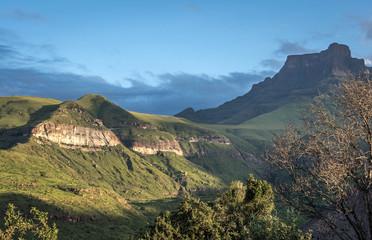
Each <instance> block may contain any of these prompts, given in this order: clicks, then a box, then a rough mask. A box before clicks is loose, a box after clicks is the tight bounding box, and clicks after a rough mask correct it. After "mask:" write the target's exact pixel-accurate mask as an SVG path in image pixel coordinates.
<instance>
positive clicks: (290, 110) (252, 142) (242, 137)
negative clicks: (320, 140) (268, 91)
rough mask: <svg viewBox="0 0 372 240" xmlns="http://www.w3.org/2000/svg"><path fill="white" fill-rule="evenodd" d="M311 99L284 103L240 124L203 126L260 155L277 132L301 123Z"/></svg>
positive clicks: (247, 150)
mask: <svg viewBox="0 0 372 240" xmlns="http://www.w3.org/2000/svg"><path fill="white" fill-rule="evenodd" d="M309 101H310V100H306V99H304V100H302V101H298V102H295V103H290V104H286V105H283V106H281V107H279V108H278V109H276V110H274V111H271V112H269V113H265V114H262V115H260V116H258V117H255V118H253V119H250V120H247V121H245V122H243V123H241V124H239V125H220V124H217V125H216V124H203V125H202V126H203V127H205V128H208V129H211V130H215V131H218V132H220V133H222V134H224V135H226V136H227V137H229V139H230V140H231V141H232V142H233V143H234V144H235V145H236V146H237V147H238V148H239V149H241V150H243V151H246V152H249V153H252V154H255V155H258V156H259V155H260V154H261V153H262V152H263V151H264V149H265V148H267V147H269V145H270V141H271V139H272V138H273V137H274V135H275V134H278V133H279V132H280V131H281V130H282V129H284V128H285V127H286V126H287V125H288V124H289V123H291V124H298V123H299V120H300V117H301V113H300V111H301V109H302V108H303V107H304V106H306V104H308V102H309Z"/></svg>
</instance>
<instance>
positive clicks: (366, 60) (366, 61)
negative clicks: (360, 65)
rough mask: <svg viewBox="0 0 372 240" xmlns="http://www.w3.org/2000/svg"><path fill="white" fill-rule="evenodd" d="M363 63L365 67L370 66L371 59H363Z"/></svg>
mask: <svg viewBox="0 0 372 240" xmlns="http://www.w3.org/2000/svg"><path fill="white" fill-rule="evenodd" d="M364 63H365V65H367V66H372V60H371V59H364Z"/></svg>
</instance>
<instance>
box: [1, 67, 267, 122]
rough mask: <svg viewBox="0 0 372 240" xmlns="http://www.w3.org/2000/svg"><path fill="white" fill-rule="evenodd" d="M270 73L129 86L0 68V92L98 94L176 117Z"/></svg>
mask: <svg viewBox="0 0 372 240" xmlns="http://www.w3.org/2000/svg"><path fill="white" fill-rule="evenodd" d="M268 74H272V72H255V73H238V72H236V73H230V74H228V75H225V76H219V77H211V76H208V75H192V74H186V73H180V74H170V73H166V74H162V75H158V76H156V77H158V79H159V84H158V85H157V86H152V85H149V84H146V82H145V81H141V80H136V79H126V80H127V81H129V82H130V87H121V86H117V85H113V84H110V83H108V82H106V81H105V80H104V79H102V78H100V77H97V76H82V75H77V74H68V73H57V72H41V71H39V70H35V69H4V68H3V69H0V95H1V96H9V95H29V96H39V97H47V98H54V99H58V100H61V101H65V100H76V99H78V98H79V97H81V96H83V95H85V94H101V95H103V96H105V97H106V98H108V99H109V100H111V101H112V102H114V103H116V104H118V105H119V106H121V107H123V108H124V109H127V110H130V111H136V112H143V113H152V114H164V115H174V114H176V113H178V112H180V111H182V110H183V109H185V108H187V107H193V108H195V109H201V108H210V107H217V106H218V105H220V104H222V103H224V102H226V101H228V100H232V99H234V98H236V97H237V96H239V95H243V94H245V93H247V92H248V91H249V90H250V88H251V86H252V84H253V83H257V82H259V81H262V80H263V79H264V78H265V77H266V76H267V75H268Z"/></svg>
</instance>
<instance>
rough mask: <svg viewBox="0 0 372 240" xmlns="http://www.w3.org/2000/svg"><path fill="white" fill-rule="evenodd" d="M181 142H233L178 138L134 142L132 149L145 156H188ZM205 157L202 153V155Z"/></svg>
mask: <svg viewBox="0 0 372 240" xmlns="http://www.w3.org/2000/svg"><path fill="white" fill-rule="evenodd" d="M180 142H188V143H198V142H206V143H219V144H226V145H230V144H231V142H230V140H229V139H228V138H226V137H220V136H204V137H189V138H180V137H178V138H176V139H173V140H157V141H133V142H132V143H131V146H129V147H130V148H132V150H134V151H136V152H139V153H141V154H143V155H155V154H157V153H159V152H173V153H175V154H177V155H178V156H187V155H189V153H185V151H184V150H183V149H182V147H181V145H180ZM200 154H201V155H203V154H202V153H200Z"/></svg>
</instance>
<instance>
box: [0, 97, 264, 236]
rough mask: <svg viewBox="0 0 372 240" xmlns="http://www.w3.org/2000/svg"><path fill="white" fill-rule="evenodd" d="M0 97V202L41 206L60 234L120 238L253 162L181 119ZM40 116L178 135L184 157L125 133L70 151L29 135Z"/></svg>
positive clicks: (141, 134)
mask: <svg viewBox="0 0 372 240" xmlns="http://www.w3.org/2000/svg"><path fill="white" fill-rule="evenodd" d="M0 105H1V108H0V133H1V135H0V194H1V198H0V209H5V206H6V205H7V204H8V203H10V202H12V203H14V204H15V205H16V206H18V207H19V208H20V209H21V210H23V212H27V211H29V209H30V207H31V206H36V207H38V208H39V209H40V210H43V211H47V212H49V213H50V216H51V220H52V221H55V222H56V223H57V225H58V228H59V229H60V239H88V238H94V239H123V238H124V239H125V238H126V237H128V236H129V235H131V234H132V233H133V232H135V231H137V230H138V229H139V228H140V227H143V226H144V225H145V223H146V222H147V221H149V220H150V219H151V218H152V217H154V216H156V215H157V214H158V213H159V212H160V211H162V210H165V209H169V208H172V207H174V206H175V204H176V203H177V201H178V200H179V197H180V196H182V194H183V193H184V192H186V191H188V192H190V193H196V194H199V195H205V196H209V195H211V194H212V195H214V194H215V192H216V191H218V190H219V189H221V188H224V187H226V186H227V185H228V183H229V182H230V180H234V179H240V180H244V179H245V178H246V177H247V176H248V174H249V173H251V172H253V171H255V169H257V168H256V165H255V164H254V163H252V162H251V161H250V160H249V159H245V158H244V157H242V155H241V153H240V152H239V151H238V150H237V149H236V148H235V146H234V145H227V144H224V143H219V142H213V141H212V140H213V139H224V135H223V134H222V133H218V132H217V131H215V130H213V129H207V128H204V127H203V126H200V125H198V124H195V123H192V122H190V121H188V120H185V119H180V118H175V117H169V116H155V115H148V114H139V113H133V112H127V111H125V110H124V109H122V108H120V107H118V106H116V105H115V104H112V103H111V102H109V101H108V100H107V99H105V98H104V97H102V96H99V95H87V96H84V97H82V98H81V99H79V100H78V101H67V102H63V103H62V102H59V101H56V100H52V99H44V98H34V97H17V96H15V97H2V98H0ZM41 122H52V123H54V124H64V125H74V126H81V127H86V128H94V129H97V130H100V129H111V130H112V131H113V132H114V133H115V134H117V135H118V136H119V138H120V139H121V140H125V139H128V138H130V139H131V140H133V141H143V142H144V143H151V142H156V141H159V140H176V141H178V142H179V143H180V147H181V148H182V149H183V151H184V152H185V153H186V156H178V155H176V154H174V153H172V152H159V153H157V154H155V155H141V154H139V153H136V152H135V151H133V150H132V149H131V148H130V146H128V147H126V146H125V144H126V142H125V141H123V144H120V145H117V146H114V147H102V148H101V149H99V150H100V151H90V152H89V151H88V152H87V151H86V150H84V149H79V148H77V149H66V148H62V147H60V146H59V145H58V144H56V143H53V142H49V141H46V140H42V139H37V138H36V137H34V136H33V135H32V134H31V130H32V128H34V127H35V126H36V125H37V124H39V123H41ZM190 138H192V139H197V140H195V141H191V142H190V141H189V140H188V139H190ZM198 139H201V140H200V141H199V140H198ZM208 141H209V142H208ZM96 150H97V149H96ZM1 211H3V210H0V213H3V212H1ZM0 221H1V220H0ZM0 223H1V222H0Z"/></svg>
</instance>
